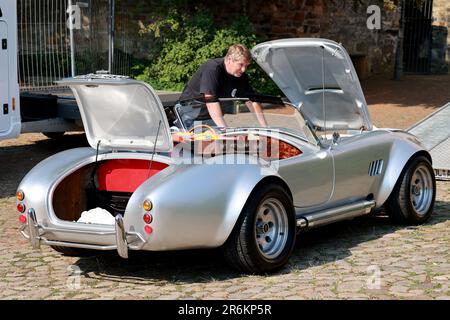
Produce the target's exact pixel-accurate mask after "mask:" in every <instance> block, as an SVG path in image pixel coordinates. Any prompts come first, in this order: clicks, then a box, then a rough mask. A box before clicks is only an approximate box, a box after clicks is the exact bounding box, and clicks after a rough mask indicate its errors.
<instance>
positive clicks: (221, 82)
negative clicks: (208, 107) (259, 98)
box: [180, 58, 254, 100]
mask: <svg viewBox="0 0 450 320" xmlns="http://www.w3.org/2000/svg"><path fill="white" fill-rule="evenodd" d="M234 90H236V91H235V94H234V96H235V97H246V96H247V95H252V94H254V91H253V89H252V87H251V86H250V83H249V80H248V76H247V75H246V74H245V73H244V74H243V75H242V76H241V77H235V76H233V75H230V74H229V73H228V72H227V71H226V69H225V63H224V58H217V59H211V60H208V61H207V62H205V63H204V64H203V65H201V66H200V68H199V69H198V70H197V72H196V73H195V74H194V75H193V76H192V79H191V80H190V81H189V82H188V83H187V85H186V87H185V88H184V90H183V93H182V94H181V96H180V100H187V99H195V98H201V97H203V96H204V95H205V94H209V95H212V96H215V97H216V98H230V97H232V96H233V95H232V92H233V91H234Z"/></svg>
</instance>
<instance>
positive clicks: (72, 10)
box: [66, 2, 89, 30]
mask: <svg viewBox="0 0 450 320" xmlns="http://www.w3.org/2000/svg"><path fill="white" fill-rule="evenodd" d="M87 7H89V4H88V3H86V2H77V3H76V4H71V5H69V6H68V7H67V10H66V13H67V14H68V15H69V17H68V18H67V21H66V26H67V28H68V29H70V30H80V29H81V8H87Z"/></svg>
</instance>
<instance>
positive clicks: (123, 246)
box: [21, 209, 147, 259]
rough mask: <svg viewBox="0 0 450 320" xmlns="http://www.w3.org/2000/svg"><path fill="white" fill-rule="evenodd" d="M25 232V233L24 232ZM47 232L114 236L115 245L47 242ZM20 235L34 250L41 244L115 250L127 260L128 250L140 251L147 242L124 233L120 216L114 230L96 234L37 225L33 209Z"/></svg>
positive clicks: (139, 235)
mask: <svg viewBox="0 0 450 320" xmlns="http://www.w3.org/2000/svg"><path fill="white" fill-rule="evenodd" d="M25 230H26V231H27V232H25ZM49 232H60V233H72V234H80V235H95V236H113V235H115V240H116V243H114V244H111V245H96V244H87V243H78V242H66V241H59V240H49V239H47V238H46V237H45V235H46V234H47V233H49ZM21 233H22V235H23V236H24V237H25V238H27V239H29V240H30V243H31V245H32V247H33V248H34V249H39V248H40V246H41V245H42V244H44V245H49V246H61V247H72V248H82V249H93V250H117V253H118V254H119V256H120V257H122V258H124V259H127V258H128V250H129V249H131V250H141V249H142V247H143V246H144V245H145V243H146V242H147V241H146V240H145V239H144V238H143V237H142V235H141V234H139V233H136V232H126V231H125V226H124V222H123V217H122V215H120V214H119V215H117V216H116V218H115V230H114V231H111V232H101V231H99V232H96V231H83V230H70V229H62V228H49V227H44V226H42V225H39V224H38V222H37V219H36V213H35V211H34V210H33V209H30V210H28V212H27V224H26V225H24V226H23V227H22V229H21Z"/></svg>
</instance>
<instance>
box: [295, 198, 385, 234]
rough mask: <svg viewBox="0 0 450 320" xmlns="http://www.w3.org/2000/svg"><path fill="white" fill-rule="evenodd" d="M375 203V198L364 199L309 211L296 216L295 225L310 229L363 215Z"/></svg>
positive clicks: (368, 211)
mask: <svg viewBox="0 0 450 320" xmlns="http://www.w3.org/2000/svg"><path fill="white" fill-rule="evenodd" d="M375 205H376V202H375V200H370V201H369V200H364V201H361V202H357V203H352V204H349V205H345V206H342V207H337V208H331V209H326V210H323V211H318V212H313V213H309V214H307V215H304V216H301V217H299V218H297V227H299V228H300V229H312V228H317V227H320V226H324V225H327V224H330V223H334V222H338V221H341V220H348V219H352V218H355V217H358V216H363V215H366V214H368V213H370V211H371V210H372V208H373V207H375Z"/></svg>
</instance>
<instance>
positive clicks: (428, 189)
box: [410, 165, 433, 215]
mask: <svg viewBox="0 0 450 320" xmlns="http://www.w3.org/2000/svg"><path fill="white" fill-rule="evenodd" d="M410 199H411V204H412V206H413V208H414V210H415V211H416V212H417V214H418V215H425V214H426V213H427V211H428V209H429V208H430V205H431V203H432V201H433V178H432V177H431V173H430V170H429V169H428V168H427V167H426V166H424V165H420V166H418V167H417V168H416V170H415V171H414V173H413V174H412V176H411V187H410Z"/></svg>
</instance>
